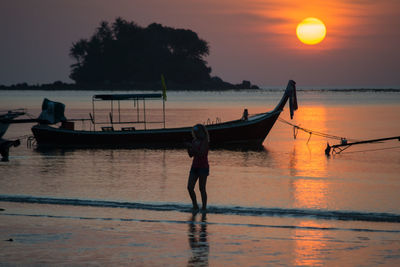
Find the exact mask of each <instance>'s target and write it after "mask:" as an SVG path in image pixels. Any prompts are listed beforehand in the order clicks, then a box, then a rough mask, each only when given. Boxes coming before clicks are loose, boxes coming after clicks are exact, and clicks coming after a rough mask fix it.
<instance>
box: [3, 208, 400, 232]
mask: <svg viewBox="0 0 400 267" xmlns="http://www.w3.org/2000/svg"><path fill="white" fill-rule="evenodd" d="M0 215H3V216H15V217H21V216H25V217H36V218H51V219H75V220H96V221H99V220H101V221H120V222H142V223H172V224H197V225H220V226H242V227H243V226H244V227H255V228H277V229H299V230H317V231H352V232H376V233H393V234H399V233H400V230H390V229H387V230H384V229H365V228H338V227H318V226H298V225H268V224H251V223H250V224H249V223H232V222H230V223H224V222H209V221H206V220H202V221H195V219H193V218H192V220H188V221H182V220H155V219H136V218H112V217H82V216H63V215H51V214H23V213H0Z"/></svg>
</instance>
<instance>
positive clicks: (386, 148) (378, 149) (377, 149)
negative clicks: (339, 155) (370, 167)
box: [345, 146, 400, 154]
mask: <svg viewBox="0 0 400 267" xmlns="http://www.w3.org/2000/svg"><path fill="white" fill-rule="evenodd" d="M396 148H400V146H391V147H384V148H376V149H367V150H357V151H350V152H348V151H346V152H345V154H350V153H359V152H371V151H380V150H389V149H396Z"/></svg>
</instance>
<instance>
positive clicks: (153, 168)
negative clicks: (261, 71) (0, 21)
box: [0, 91, 400, 266]
mask: <svg viewBox="0 0 400 267" xmlns="http://www.w3.org/2000/svg"><path fill="white" fill-rule="evenodd" d="M93 94H95V92H43V91H41V92H11V91H0V109H9V108H18V107H27V108H28V109H29V110H28V111H29V112H30V113H31V114H32V115H34V116H35V115H37V114H38V113H39V109H40V105H41V101H42V98H43V97H45V96H46V97H48V98H50V99H51V100H55V101H60V102H63V103H65V104H66V105H67V109H66V116H67V117H68V118H80V117H88V115H87V114H88V113H89V112H91V95H93ZM281 94H282V92H276V91H255V92H244V91H239V92H236V91H229V92H195V93H190V92H171V93H169V95H168V101H167V102H166V105H167V127H175V126H182V125H183V126H186V125H192V124H195V123H197V122H206V121H207V119H208V118H210V120H211V121H213V120H214V121H215V118H216V117H219V118H220V119H221V120H222V121H227V120H231V119H235V118H239V117H240V116H241V114H242V111H243V109H244V108H248V109H249V112H250V113H253V114H255V113H259V112H263V111H267V110H271V109H272V108H273V107H274V105H275V104H277V102H278V101H279V99H280V97H281ZM298 99H299V105H300V108H299V110H298V112H296V114H295V119H294V120H293V121H292V123H294V124H297V125H300V126H302V127H304V128H308V129H312V130H315V131H319V132H323V133H329V134H333V135H337V136H342V137H346V138H348V139H349V140H350V139H355V140H364V139H373V138H382V137H390V136H399V135H400V124H399V121H400V93H396V92H380V93H379V92H349V93H347V92H331V91H330V92H320V91H307V92H299V94H298ZM146 107H148V108H149V113H148V114H147V116H149V117H148V118H157V116H160V113H159V111H158V110H156V109H157V108H159V107H160V103H159V102H154V103H153V102H151V103H146ZM101 108H103V109H104V110H106V108H107V106H103V107H101ZM122 108H123V110H126V109H129V108H131V107H128V106H124V107H122ZM157 112H158V113H157ZM104 114H106V113H105V111H104ZM153 114H154V115H153ZM152 116H153V117H152ZM288 117H289V115H288V113H287V110H285V111H284V112H283V113H282V114H281V118H283V119H285V120H289V118H288ZM30 126H31V125H12V126H11V127H10V129H9V130H8V132H7V134H6V135H5V137H6V138H10V139H11V138H13V137H19V136H24V135H28V134H30V130H29V129H30ZM78 126H81V125H78ZM84 127H86V128H88V125H84ZM309 137H310V136H309V134H308V133H305V132H301V131H300V132H298V134H297V138H296V139H294V138H293V129H292V128H291V127H290V126H288V125H287V124H284V123H282V122H277V123H276V125H275V126H274V128H273V129H272V130H271V132H270V134H269V136H268V137H267V139H266V140H265V142H264V148H265V149H264V150H262V151H232V150H212V151H210V154H209V160H210V165H211V174H210V176H209V178H208V182H207V190H208V199H209V205H210V206H209V213H208V214H207V216H206V218H205V220H204V218H203V220H202V218H201V216H200V215H198V216H197V217H196V218H195V220H194V221H193V218H192V217H191V215H190V213H188V212H187V211H188V210H189V207H190V205H189V204H190V200H189V197H188V194H187V191H186V182H187V175H188V171H189V168H190V159H189V157H188V156H187V153H186V151H185V150H181V149H176V150H173V149H170V150H149V149H136V150H135V149H118V150H113V149H76V150H72V149H70V150H45V151H42V150H37V149H34V148H27V147H26V145H25V143H23V144H22V145H21V146H20V147H17V148H13V149H12V150H11V153H10V154H11V157H10V162H7V163H4V162H1V163H0V169H1V175H0V207H2V208H4V209H5V211H2V212H1V213H0V224H1V226H2V229H5V230H1V231H0V232H1V236H0V238H1V239H3V240H6V239H8V238H13V239H14V240H15V242H14V243H13V246H7V245H5V243H2V251H6V252H0V253H2V258H4V259H6V261H5V262H6V263H10V264H18V263H22V264H24V263H25V264H26V263H30V262H36V263H38V262H41V263H45V264H54V263H57V262H62V261H63V260H62V259H66V258H69V260H70V261H69V263H78V264H79V263H81V264H88V263H89V264H95V265H96V263H102V264H107V263H108V264H129V263H133V264H136V265H174V264H177V265H186V264H189V265H196V264H204V265H207V264H209V265H221V264H229V265H238V266H242V265H256V266H257V265H258V266H265V265H278V264H282V265H289V266H292V265H307V266H309V265H353V264H354V265H369V266H375V265H377V264H387V265H394V264H399V263H400V223H399V221H400V219H399V218H400V205H399V204H400V195H399V194H398V192H399V191H400V180H399V178H400V176H399V174H400V143H399V142H398V141H397V140H395V141H389V142H386V143H379V144H371V145H360V146H355V147H353V148H350V149H348V150H346V151H344V152H343V153H341V154H338V155H331V156H329V157H327V156H326V155H325V154H324V149H325V147H326V143H327V142H330V144H336V143H337V142H338V141H337V140H328V139H326V138H322V137H319V136H316V135H312V136H311V138H310V139H309ZM308 139H309V141H308ZM307 141H308V143H307ZM196 190H197V189H196ZM197 194H198V191H197ZM198 198H200V196H199V194H198ZM198 200H200V199H198ZM388 218H389V219H388ZM13 221H17V222H18V223H17V226H18V227H14V228H13V227H12V226H11V225H10V224H11V223H12V222H13ZM60 224H62V225H60ZM26 225H31V226H30V227H28V228H27V226H26ZM46 229H47V230H46ZM46 231H47V232H50V233H51V234H48V235H46V234H45V233H46ZM52 231H53V232H52ZM89 236H96V238H97V237H98V238H99V240H101V241H102V242H104V243H103V244H99V243H98V242H95V241H94V240H91V238H89ZM205 236H206V238H204V237H205ZM82 238H83V239H82ZM85 238H86V239H88V240H86V239H85ZM83 240H86V241H85V242H83ZM82 242H83V243H82ZM6 244H8V243H6ZM49 244H53V245H55V246H52V247H51V248H48V247H49ZM45 247H47V249H46V248H45ZM174 247H175V249H174ZM21 248H23V249H25V250H24V251H26V252H24V253H25V254H24V256H28V255H30V254H31V253H39V254H41V255H47V254H50V255H52V254H51V252H53V253H55V254H53V255H57V256H53V257H51V256H50V257H48V258H47V259H46V260H43V261H36V260H34V261H32V260H31V261H30V260H29V258H25V257H17V256H16V255H17V254H15V253H17V251H18V250H20V249H21ZM108 248H112V249H111V251H108ZM4 249H5V250H4ZM30 250H31V251H30ZM36 250H38V251H36ZM29 251H30V252H29ZM77 252H79V253H78V254H79V255H81V256H79V257H78V256H76V255H77V254H76V253H77ZM112 252H113V253H114V254H113V253H112ZM72 255H75V256H72ZM85 255H86V256H85ZM99 255H102V256H101V257H100V258H99V259H98V261H96V259H97V257H99Z"/></svg>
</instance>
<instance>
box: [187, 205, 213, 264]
mask: <svg viewBox="0 0 400 267" xmlns="http://www.w3.org/2000/svg"><path fill="white" fill-rule="evenodd" d="M188 222H189V223H188V225H189V230H188V240H189V246H190V249H191V251H192V256H191V257H190V258H189V261H188V264H187V266H208V255H209V252H210V248H209V243H208V233H207V218H206V214H205V213H204V214H202V215H201V221H200V222H196V215H193V216H192V217H191V218H190V220H189V221H188Z"/></svg>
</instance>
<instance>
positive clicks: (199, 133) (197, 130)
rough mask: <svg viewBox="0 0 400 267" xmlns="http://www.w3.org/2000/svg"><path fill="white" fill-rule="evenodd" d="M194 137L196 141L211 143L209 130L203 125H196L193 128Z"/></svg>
mask: <svg viewBox="0 0 400 267" xmlns="http://www.w3.org/2000/svg"><path fill="white" fill-rule="evenodd" d="M192 136H193V138H195V139H199V140H206V141H207V142H210V137H209V136H208V131H207V128H206V127H205V126H204V125H203V124H196V125H195V126H193V128H192Z"/></svg>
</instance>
